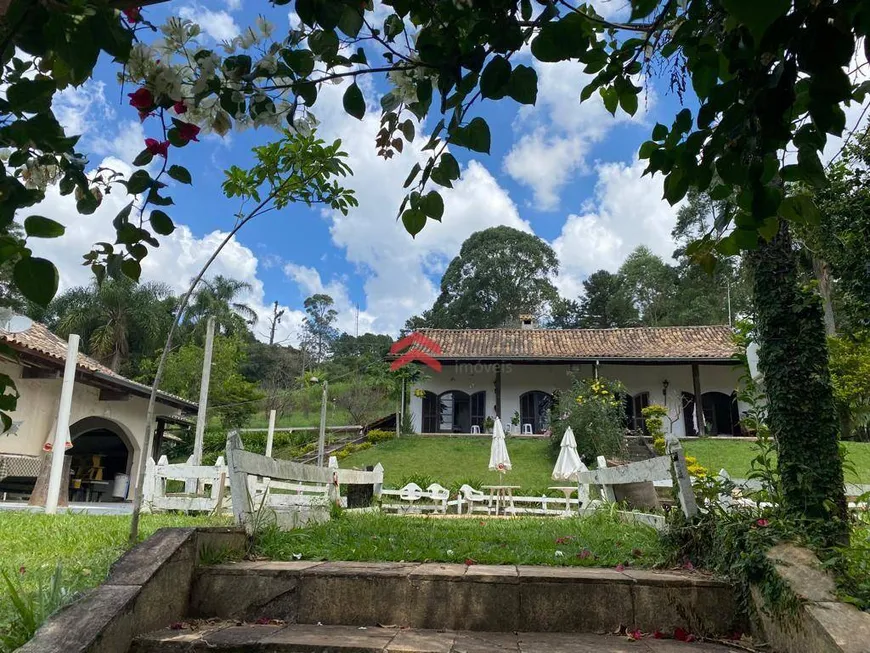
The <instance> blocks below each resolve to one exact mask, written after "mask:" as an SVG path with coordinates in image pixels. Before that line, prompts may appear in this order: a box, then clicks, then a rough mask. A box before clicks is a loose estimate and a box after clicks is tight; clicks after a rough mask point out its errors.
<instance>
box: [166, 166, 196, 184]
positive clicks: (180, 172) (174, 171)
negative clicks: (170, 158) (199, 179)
mask: <svg viewBox="0 0 870 653" xmlns="http://www.w3.org/2000/svg"><path fill="white" fill-rule="evenodd" d="M166 172H167V173H168V174H169V176H170V177H172V178H173V179H174V180H175V181H180V182H181V183H182V184H189V183H191V179H190V172H189V171H188V170H187V168H184V167H182V166H169V170H167V171H166Z"/></svg>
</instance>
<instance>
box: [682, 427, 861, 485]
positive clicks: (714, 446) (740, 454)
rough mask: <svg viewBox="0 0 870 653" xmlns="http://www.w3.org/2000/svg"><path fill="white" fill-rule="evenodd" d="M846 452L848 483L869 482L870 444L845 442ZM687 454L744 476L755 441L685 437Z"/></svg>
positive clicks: (714, 467)
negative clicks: (686, 438) (851, 468)
mask: <svg viewBox="0 0 870 653" xmlns="http://www.w3.org/2000/svg"><path fill="white" fill-rule="evenodd" d="M845 445H846V450H847V452H848V454H847V458H846V465H847V467H848V466H849V465H850V464H851V465H852V466H853V467H854V470H848V469H847V471H846V481H848V482H850V483H870V443H867V442H846V443H845ZM683 448H684V449H685V450H686V454H687V455H690V456H695V457H696V458H697V459H698V462H699V463H700V464H701V465H703V466H704V467H706V468H707V469H708V470H709V471H711V472H718V471H719V470H720V469H725V471H727V472H728V473H729V474H730V475H731V476H733V477H735V478H746V475H747V474H748V473H749V468H750V464H751V462H752V459H753V458H754V457H755V456H756V453H755V449H754V443H753V442H750V441H741V440H717V439H715V438H706V439H702V440H687V441H685V442H684V443H683Z"/></svg>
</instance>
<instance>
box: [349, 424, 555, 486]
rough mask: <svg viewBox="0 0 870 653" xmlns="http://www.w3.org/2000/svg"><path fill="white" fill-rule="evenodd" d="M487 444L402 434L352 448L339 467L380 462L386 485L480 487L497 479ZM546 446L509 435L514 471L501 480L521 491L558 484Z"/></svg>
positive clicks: (481, 440)
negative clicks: (375, 444) (354, 451)
mask: <svg viewBox="0 0 870 653" xmlns="http://www.w3.org/2000/svg"><path fill="white" fill-rule="evenodd" d="M490 444H491V441H490V439H489V438H421V437H413V436H405V437H402V438H398V439H395V440H389V441H387V442H383V443H381V444H379V445H377V446H374V447H372V448H371V449H366V450H365V451H359V452H357V453H353V454H351V455H350V456H348V457H347V458H345V459H344V460H342V461H341V462H340V466H341V467H348V468H350V467H365V466H366V465H374V464H376V463H381V464H382V465H383V466H384V484H385V485H387V486H388V487H401V486H402V485H404V484H405V483H407V482H410V481H414V482H415V483H417V484H418V485H420V486H422V487H424V488H425V487H427V486H428V485H429V484H430V483H440V484H441V485H443V486H444V487H447V488H458V487H459V486H460V485H462V484H463V483H468V484H469V485H471V486H472V487H476V488H479V487H480V486H481V485H492V484H497V483H498V482H499V474H498V472H491V471H489V469H487V465H488V464H489V447H490ZM548 446H549V442H548V441H547V440H521V439H519V438H508V439H507V449H508V453H509V454H510V457H511V463H512V464H513V470H512V471H510V472H508V473H507V474H505V479H504V481H505V483H507V484H510V485H519V486H521V487H522V491H521V493H522V494H526V493H529V494H532V495H535V496H537V495H539V494H541V493H543V491H545V490H546V489H547V487H548V486H550V485H558V483H557V482H555V481H553V480H552V479H551V478H550V474H551V473H552V472H553V465H554V464H555V462H556V461H555V460H553V459H552V458H551V457H550V452H549V450H548ZM560 496H561V495H560Z"/></svg>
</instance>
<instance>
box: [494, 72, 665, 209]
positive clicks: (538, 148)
mask: <svg viewBox="0 0 870 653" xmlns="http://www.w3.org/2000/svg"><path fill="white" fill-rule="evenodd" d="M532 65H533V66H534V67H535V69H536V71H537V73H538V99H537V103H536V105H535V106H534V107H529V106H526V107H523V108H522V109H520V112H519V115H518V117H517V120H516V122H515V124H514V132H515V133H516V134H518V136H519V138H518V139H517V141H516V142H515V143H514V146H513V147H512V148H511V150H510V152H508V154H507V155H506V156H505V158H504V161H503V162H502V163H503V167H504V170H505V172H507V173H508V174H509V175H510V176H511V177H512V178H513V179H515V180H516V181H517V182H519V183H521V184H523V185H525V186H528V187H529V188H531V189H532V191H533V192H534V196H535V204H536V208H539V209H543V210H552V209H555V208H557V207H558V206H559V194H560V192H561V190H562V188H564V187H565V185H566V184H568V183H569V182H570V181H571V179H572V178H573V177H574V176H575V175H576V174H577V173H581V174H583V173H587V172H589V165H588V162H587V156H588V154H589V151H590V150H591V148H592V146H593V145H594V144H595V143H598V142H600V141H602V140H603V139H604V137H605V136H606V135H607V134H608V132H609V131H610V130H611V129H613V128H614V127H615V126H616V125H618V124H620V123H625V122H629V121H642V120H644V119H645V116H646V114H647V111H648V109H649V105H650V104H651V98H652V96H651V95H650V96H646V95H643V94H642V95H641V97H640V98H639V99H640V107H639V109H638V112H637V114H636V115H635V116H634V117H632V118H629V117H628V116H626V115H625V114H624V113H622V112H617V114H616V117H614V116H611V115H610V113H609V112H608V111H607V110H606V109H605V108H604V104H603V102H602V100H601V97H600V96H599V95H598V94H597V93H595V94H593V95H592V97H590V98H589V99H588V100H586V101H585V102H583V103H581V102H580V92H581V91H582V90H583V87H584V86H585V85H586V84H587V83H588V82H589V81H590V80H591V79H592V76H591V75H587V74H585V73H583V72H581V71H580V69H579V67H578V64H576V63H573V62H561V63H548V64H542V63H540V62H538V61H532Z"/></svg>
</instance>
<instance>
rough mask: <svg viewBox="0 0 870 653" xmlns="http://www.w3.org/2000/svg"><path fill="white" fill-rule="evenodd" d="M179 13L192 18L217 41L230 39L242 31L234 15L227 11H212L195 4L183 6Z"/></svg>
mask: <svg viewBox="0 0 870 653" xmlns="http://www.w3.org/2000/svg"><path fill="white" fill-rule="evenodd" d="M231 10H232V9H231ZM178 15H179V16H181V17H182V18H186V19H188V20H192V21H193V22H194V23H196V24H197V25H199V26H200V27H201V28H202V31H203V32H205V33H206V34H208V35H209V36H210V37H211V38H213V39H214V40H215V41H229V40H231V39H233V38H235V37H236V36H238V35H239V33H240V32H241V30H240V29H239V26H238V25H236V21H235V20H233V17H232V16H230V15H229V14H228V13H227V12H225V11H212V10H211V9H206V8H205V7H202V6H200V5H198V4H195V5H192V6H188V7H182V8H181V9H179V10H178Z"/></svg>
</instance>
